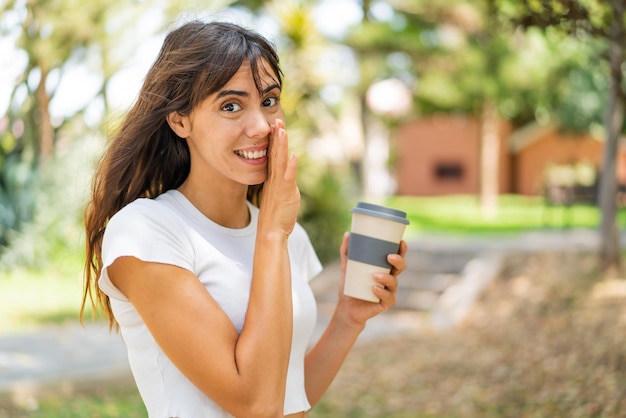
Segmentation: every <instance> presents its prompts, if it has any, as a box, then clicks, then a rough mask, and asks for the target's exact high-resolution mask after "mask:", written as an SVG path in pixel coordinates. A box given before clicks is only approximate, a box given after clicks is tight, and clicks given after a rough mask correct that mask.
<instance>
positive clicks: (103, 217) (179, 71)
mask: <svg viewBox="0 0 626 418" xmlns="http://www.w3.org/2000/svg"><path fill="white" fill-rule="evenodd" d="M281 88H282V78H281V71H280V68H279V63H278V57H277V54H276V52H275V51H274V49H273V48H272V46H271V45H270V44H269V43H268V42H267V41H266V40H265V39H264V38H262V37H261V36H259V35H258V34H256V33H254V32H251V31H249V30H246V29H244V28H241V27H239V26H236V25H233V24H227V23H219V22H213V23H203V22H191V23H187V24H185V25H183V26H182V27H180V28H178V29H176V30H174V31H172V32H171V33H170V34H169V35H168V36H167V37H166V39H165V42H164V44H163V47H162V49H161V51H160V53H159V56H158V58H157V60H156V61H155V63H154V64H153V66H152V68H151V69H150V71H149V72H148V74H147V76H146V79H145V82H144V84H143V86H142V88H141V91H140V93H139V97H138V99H137V102H136V103H135V105H134V106H133V107H132V109H131V110H130V112H129V113H128V115H127V116H126V118H125V119H124V121H123V123H122V125H121V127H120V128H119V131H118V132H117V134H116V135H115V136H114V137H113V138H112V140H111V142H110V144H109V146H108V148H107V150H106V152H105V154H104V156H103V158H102V160H101V162H100V164H99V167H98V169H97V172H96V175H95V178H94V183H93V190H92V197H91V201H90V202H89V205H88V207H87V210H86V214H85V222H86V232H87V262H86V267H85V289H84V298H83V309H84V308H85V303H86V302H87V300H91V302H92V303H94V301H95V303H96V304H97V305H101V307H103V308H104V310H105V312H106V313H107V315H108V318H109V321H110V324H111V326H112V327H117V326H119V329H120V330H121V333H122V337H123V338H124V341H125V343H126V345H127V347H128V356H129V361H130V366H131V368H132V372H133V374H134V377H135V380H136V383H137V386H138V389H139V392H140V394H141V396H142V398H143V400H144V402H145V405H146V408H147V410H148V413H149V416H150V417H151V418H162V417H165V418H168V417H178V418H210V417H230V416H236V417H245V418H251V417H279V416H280V417H282V416H284V415H288V416H290V417H306V411H308V410H309V409H310V408H311V405H314V404H315V403H316V402H318V400H319V399H320V397H321V396H322V394H323V393H324V391H325V390H326V389H327V388H328V386H329V385H330V383H331V381H332V379H333V378H334V376H335V375H336V373H337V371H338V369H339V367H340V365H341V364H342V362H343V361H344V359H345V356H346V355H347V353H348V351H349V350H350V348H351V347H352V345H353V344H354V342H355V340H356V338H357V336H358V335H359V333H360V332H361V331H362V330H363V328H364V326H365V322H366V321H367V320H368V319H369V318H371V317H373V316H375V315H377V314H379V313H381V312H383V311H385V310H386V309H388V308H389V307H391V306H392V305H393V304H394V303H395V293H396V290H397V276H398V275H399V274H400V273H401V272H402V271H403V270H404V269H405V260H404V254H405V253H406V244H405V243H402V244H401V247H400V254H391V255H389V257H388V260H389V262H390V263H391V264H392V265H393V269H392V272H391V274H383V275H380V277H376V280H377V283H378V285H377V286H376V287H375V293H376V294H377V295H378V296H379V297H380V298H381V302H380V303H371V302H364V301H360V300H357V299H352V298H349V297H346V296H344V295H343V294H342V287H343V277H342V278H340V286H339V299H338V303H337V307H336V310H335V313H334V315H333V317H332V319H331V321H330V323H329V325H328V328H327V329H326V331H325V333H324V334H323V335H322V337H321V338H320V340H319V341H318V342H317V343H316V345H315V346H314V347H313V348H312V349H311V350H310V351H309V352H306V349H307V345H308V343H309V338H310V336H311V333H312V331H313V328H314V325H315V318H316V307H315V300H314V296H313V294H312V292H311V289H310V287H309V285H308V281H309V280H310V279H311V278H313V277H314V276H315V275H317V274H318V273H319V272H320V270H321V265H320V262H319V260H318V259H317V257H316V255H315V253H314V251H313V248H312V246H311V244H310V241H309V239H308V237H307V235H306V233H305V232H304V230H303V229H302V228H301V227H300V226H299V225H298V224H297V222H296V216H297V213H298V208H299V203H300V194H299V191H298V187H297V185H296V169H297V159H296V157H295V155H290V154H289V153H288V150H287V148H288V141H287V132H286V130H285V125H284V123H283V110H282V108H281V104H280V94H281ZM348 239H349V237H348V236H347V235H346V237H344V240H343V243H342V246H341V248H340V252H341V255H342V266H343V274H345V264H346V254H347V243H348ZM343 274H342V276H343ZM81 314H82V313H81Z"/></svg>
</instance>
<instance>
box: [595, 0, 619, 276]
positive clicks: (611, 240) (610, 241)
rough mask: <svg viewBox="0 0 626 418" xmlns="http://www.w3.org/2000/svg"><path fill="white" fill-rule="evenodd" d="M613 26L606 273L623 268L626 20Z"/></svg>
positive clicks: (603, 208) (604, 184)
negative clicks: (620, 170)
mask: <svg viewBox="0 0 626 418" xmlns="http://www.w3.org/2000/svg"><path fill="white" fill-rule="evenodd" d="M613 8H614V11H615V13H616V16H620V17H621V16H623V15H624V8H623V5H622V4H621V1H616V2H613ZM612 29H613V30H612V33H611V44H610V48H609V54H610V58H609V63H610V72H611V74H610V84H609V93H608V102H607V107H606V120H605V127H606V141H605V145H604V157H603V164H602V174H601V178H600V185H599V188H600V190H599V207H600V213H601V221H600V249H599V250H600V253H599V263H600V266H599V267H600V269H601V270H602V271H603V272H604V273H608V272H609V271H611V270H614V269H616V270H621V257H620V241H619V231H618V228H617V203H616V200H615V199H616V194H617V174H616V165H617V162H616V155H617V145H618V140H619V136H620V133H621V129H622V123H623V120H624V106H623V103H624V102H623V94H622V91H621V85H622V64H623V63H624V50H623V47H622V45H621V40H622V39H623V38H624V22H623V19H622V18H617V19H615V26H614V27H613V28H612Z"/></svg>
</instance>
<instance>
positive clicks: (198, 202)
mask: <svg viewBox="0 0 626 418" xmlns="http://www.w3.org/2000/svg"><path fill="white" fill-rule="evenodd" d="M238 186H241V187H220V186H214V187H210V188H207V187H203V188H199V187H194V186H193V182H192V181H190V180H189V179H187V180H185V182H183V184H181V185H180V187H179V188H178V191H180V192H181V193H182V194H184V195H185V197H186V198H187V199H188V200H189V201H190V202H191V203H192V204H193V205H194V206H195V207H196V208H197V209H198V210H199V211H200V212H202V214H203V215H204V216H206V217H207V218H209V219H211V220H212V221H213V222H215V223H217V224H218V225H221V226H223V227H226V228H232V229H241V228H244V227H246V226H247V225H248V224H249V223H250V211H249V210H248V205H247V203H246V194H247V186H245V185H238Z"/></svg>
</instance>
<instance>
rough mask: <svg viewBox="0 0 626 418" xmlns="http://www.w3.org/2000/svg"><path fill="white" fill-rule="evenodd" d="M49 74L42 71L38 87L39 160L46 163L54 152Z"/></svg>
mask: <svg viewBox="0 0 626 418" xmlns="http://www.w3.org/2000/svg"><path fill="white" fill-rule="evenodd" d="M47 77H48V72H47V71H46V70H44V69H43V68H42V69H41V79H40V80H39V86H38V87H37V93H36V94H37V105H36V106H37V118H38V122H39V158H40V159H41V161H42V162H46V161H48V160H49V159H50V157H52V152H53V150H54V128H53V127H52V120H51V119H50V96H48V92H47V91H46V79H47Z"/></svg>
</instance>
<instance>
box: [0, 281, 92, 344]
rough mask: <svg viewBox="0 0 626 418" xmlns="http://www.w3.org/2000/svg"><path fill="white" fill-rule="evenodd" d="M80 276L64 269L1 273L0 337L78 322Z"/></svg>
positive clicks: (80, 294)
mask: <svg viewBox="0 0 626 418" xmlns="http://www.w3.org/2000/svg"><path fill="white" fill-rule="evenodd" d="M81 297H82V277H81V275H80V273H79V272H76V271H75V272H68V271H66V270H46V271H27V270H12V271H10V272H1V273H0V317H1V318H2V321H0V335H1V334H7V333H11V332H16V331H26V330H30V329H33V328H35V327H36V326H37V325H42V324H50V323H57V324H58V323H62V322H66V321H78V311H79V309H80V303H81Z"/></svg>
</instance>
